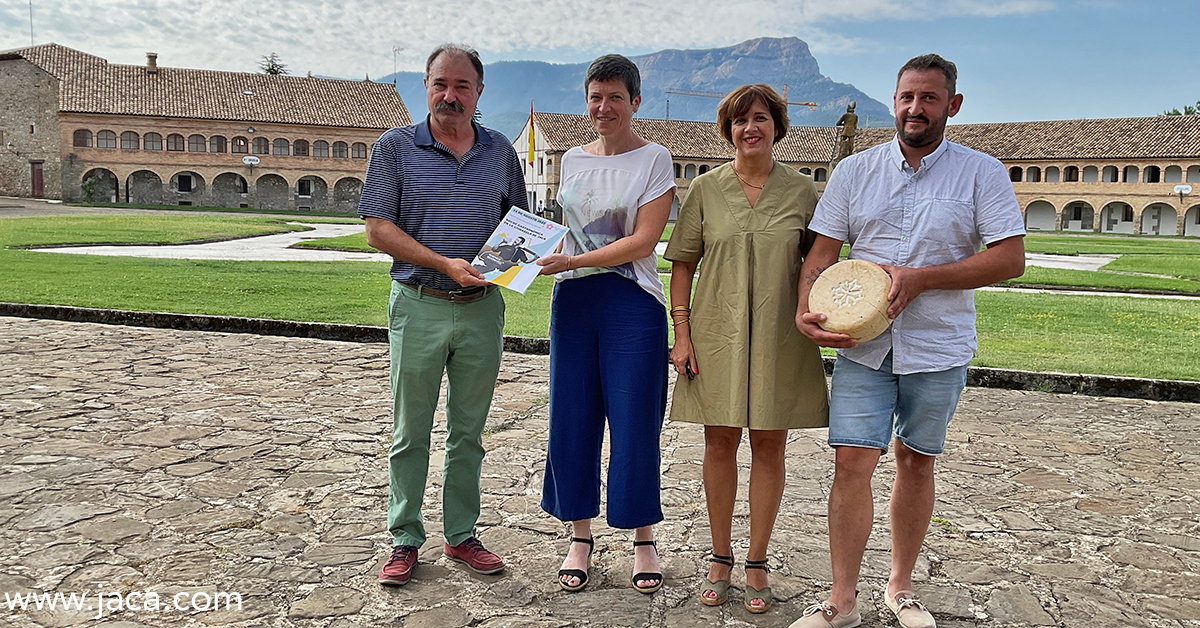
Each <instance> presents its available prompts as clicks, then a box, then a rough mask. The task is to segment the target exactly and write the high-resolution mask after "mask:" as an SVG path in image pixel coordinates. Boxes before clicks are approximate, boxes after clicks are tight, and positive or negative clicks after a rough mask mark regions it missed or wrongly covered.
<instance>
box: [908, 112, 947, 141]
mask: <svg viewBox="0 0 1200 628" xmlns="http://www.w3.org/2000/svg"><path fill="white" fill-rule="evenodd" d="M946 113H948V112H946ZM947 117H948V116H947V115H946V114H945V113H943V114H942V115H940V116H938V117H937V118H936V119H934V120H930V119H929V118H928V117H927V116H923V115H919V116H904V117H900V116H896V133H897V134H898V135H899V136H900V141H901V142H904V144H905V145H906V146H911V147H912V148H922V147H925V146H929V145H930V144H933V143H934V142H937V141H939V140H941V139H942V135H943V134H944V133H945V132H946V119H947ZM909 120H920V121H922V122H924V123H925V130H923V131H921V132H919V133H909V132H907V131H905V130H904V124H905V122H907V121H909Z"/></svg>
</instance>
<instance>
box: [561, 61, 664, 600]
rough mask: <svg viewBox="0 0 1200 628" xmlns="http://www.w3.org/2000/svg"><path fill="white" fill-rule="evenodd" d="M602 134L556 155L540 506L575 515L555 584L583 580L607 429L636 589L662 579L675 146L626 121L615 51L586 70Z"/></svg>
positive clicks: (635, 83) (611, 505)
mask: <svg viewBox="0 0 1200 628" xmlns="http://www.w3.org/2000/svg"><path fill="white" fill-rule="evenodd" d="M584 90H585V92H586V94H587V109H588V118H589V119H590V120H591V122H592V126H593V127H594V128H595V129H596V133H597V134H598V135H599V136H600V137H599V139H597V140H596V141H594V142H591V143H589V144H585V145H583V146H580V147H576V148H572V149H571V150H569V151H567V153H566V154H565V155H563V158H562V164H561V168H562V171H561V183H560V186H559V192H558V202H559V205H561V206H562V212H563V221H564V223H565V224H566V225H567V227H568V228H569V229H570V231H569V233H568V235H567V237H566V238H565V240H564V241H563V246H562V251H561V252H560V253H557V254H554V255H548V256H546V257H543V258H542V259H540V260H538V264H540V265H541V266H542V274H551V273H553V274H555V286H554V300H553V303H552V304H551V308H550V437H549V444H548V451H547V455H546V473H545V484H544V487H543V491H542V508H543V509H545V510H546V512H549V513H550V514H551V515H554V516H555V517H557V518H558V519H560V520H562V521H570V522H571V524H572V535H571V545H570V547H569V549H568V552H567V557H566V559H565V560H564V561H563V565H562V569H561V570H559V575H558V581H559V585H561V586H562V588H563V589H565V590H567V591H579V590H581V589H583V588H584V587H585V586H586V584H587V577H588V576H587V568H588V566H589V565H590V562H591V553H592V548H593V547H594V542H593V540H592V534H591V523H592V519H593V518H594V517H596V516H598V515H599V514H600V449H601V445H602V444H603V442H604V424H605V419H607V421H608V428H609V434H610V436H611V439H612V440H611V445H610V448H609V449H610V457H609V465H608V495H607V496H608V506H607V519H608V524H609V525H610V526H612V527H614V528H626V529H633V530H634V544H633V545H634V548H633V550H634V559H633V571H634V575H633V586H634V588H635V589H637V590H638V591H640V592H642V593H653V592H655V591H657V590H658V589H659V587H660V586H662V579H663V576H662V573H661V572H660V570H659V566H658V551H657V548H656V547H655V546H654V540H653V539H654V531H653V528H652V527H651V526H652V525H653V524H655V523H658V522H659V521H662V518H663V515H662V507H661V504H660V502H659V444H658V442H659V440H658V437H659V431H660V430H661V428H662V421H663V413H664V412H665V409H666V400H667V317H666V298H665V297H664V296H663V287H662V282H661V280H659V278H658V269H657V261H656V258H655V255H654V247H655V245H656V244H658V240H659V237H660V236H661V235H662V232H663V228H664V227H665V226H666V223H667V217H668V216H669V214H670V212H671V201H672V200H673V199H674V196H675V179H674V177H673V175H672V166H671V154H670V152H669V151H667V149H665V148H663V147H662V146H659V145H658V144H654V143H652V142H648V141H646V140H645V139H643V138H641V137H639V136H638V135H637V133H635V132H634V131H633V128H632V126H631V123H632V119H633V114H634V113H635V112H637V110H638V105H639V104H640V103H641V77H640V75H639V73H638V69H637V66H636V65H634V64H633V62H632V61H630V60H629V59H626V58H625V57H622V56H620V55H605V56H603V57H600V58H599V59H596V60H595V61H593V62H592V64H591V66H589V67H588V70H587V74H586V75H585V77H584Z"/></svg>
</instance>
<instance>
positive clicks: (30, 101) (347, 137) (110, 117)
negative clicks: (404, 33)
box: [0, 44, 411, 211]
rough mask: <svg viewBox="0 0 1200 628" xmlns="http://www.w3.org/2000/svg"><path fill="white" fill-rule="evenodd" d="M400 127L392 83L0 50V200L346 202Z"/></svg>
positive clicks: (272, 205) (57, 51)
mask: <svg viewBox="0 0 1200 628" xmlns="http://www.w3.org/2000/svg"><path fill="white" fill-rule="evenodd" d="M407 124H411V119H410V117H409V114H408V111H407V110H406V109H405V107H404V104H403V102H401V100H400V97H399V95H398V94H397V93H396V91H395V89H394V88H393V87H392V86H391V85H387V84H380V83H372V82H370V81H342V80H331V79H318V78H312V77H291V76H268V75H264V74H250V73H236V72H215V71H208V70H186V69H178V68H166V67H159V66H158V64H157V57H156V56H154V55H148V57H147V64H146V65H145V66H130V65H116V64H109V63H108V62H107V61H105V60H104V59H101V58H99V57H95V56H93V55H88V54H86V53H83V52H79V51H76V50H72V49H70V48H65V47H62V46H58V45H56V44H49V45H45V46H36V47H33V48H26V49H20V50H15V51H10V52H6V53H0V134H3V136H4V137H3V138H0V139H3V140H4V141H3V142H0V195H14V196H33V197H46V198H57V199H62V200H65V201H71V202H80V201H86V200H89V198H88V197H89V196H90V200H93V201H95V202H113V203H132V204H154V205H158V204H163V205H195V206H218V207H250V208H258V209H286V210H297V211H305V210H313V211H354V210H355V208H356V207H357V204H358V196H359V194H360V192H361V189H362V179H363V175H364V173H365V171H366V163H367V158H368V155H369V152H370V147H371V146H372V145H373V143H374V142H375V140H376V139H377V138H378V137H379V135H380V134H381V133H383V132H384V131H385V130H387V129H389V128H391V127H393V126H403V125H407ZM26 130H28V131H29V133H27V134H26V133H22V131H26ZM10 143H11V146H10ZM38 166H40V169H41V175H42V179H41V186H40V187H39V186H38V185H37V184H38V180H37V176H36V175H37V168H38Z"/></svg>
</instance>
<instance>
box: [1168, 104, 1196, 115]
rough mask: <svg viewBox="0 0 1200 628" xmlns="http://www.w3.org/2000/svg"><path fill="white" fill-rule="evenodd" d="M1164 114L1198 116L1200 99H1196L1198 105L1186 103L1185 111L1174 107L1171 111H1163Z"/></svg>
mask: <svg viewBox="0 0 1200 628" xmlns="http://www.w3.org/2000/svg"><path fill="white" fill-rule="evenodd" d="M1162 114H1163V115H1164V116H1196V115H1200V100H1197V101H1196V106H1194V107H1193V106H1192V105H1184V106H1183V111H1180V110H1178V109H1175V108H1172V109H1170V110H1169V111H1164V112H1162Z"/></svg>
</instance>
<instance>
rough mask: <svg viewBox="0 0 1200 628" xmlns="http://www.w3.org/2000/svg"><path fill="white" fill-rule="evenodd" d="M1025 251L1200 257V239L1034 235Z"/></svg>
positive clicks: (1034, 233)
mask: <svg viewBox="0 0 1200 628" xmlns="http://www.w3.org/2000/svg"><path fill="white" fill-rule="evenodd" d="M1025 250H1026V251H1028V252H1030V253H1053V254H1055V255H1125V254H1143V255H1200V238H1182V237H1173V238H1164V237H1159V236H1132V235H1101V234H1080V235H1063V234H1057V233H1056V234H1049V233H1037V232H1033V233H1030V234H1029V235H1026V236H1025Z"/></svg>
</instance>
